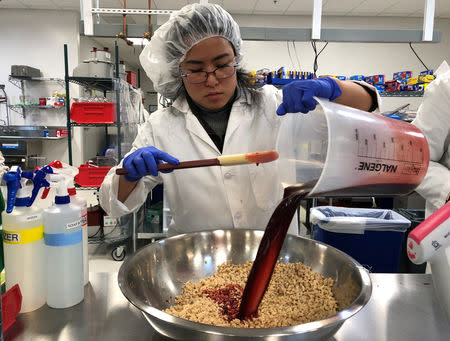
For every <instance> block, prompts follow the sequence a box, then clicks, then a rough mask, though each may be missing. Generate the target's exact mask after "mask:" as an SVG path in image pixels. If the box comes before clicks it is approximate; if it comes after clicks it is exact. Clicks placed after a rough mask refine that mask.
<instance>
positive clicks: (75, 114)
mask: <svg viewBox="0 0 450 341" xmlns="http://www.w3.org/2000/svg"><path fill="white" fill-rule="evenodd" d="M70 119H71V120H72V121H74V122H76V123H114V122H115V121H116V119H117V113H116V105H115V103H112V102H75V103H73V104H72V107H71V108H70Z"/></svg>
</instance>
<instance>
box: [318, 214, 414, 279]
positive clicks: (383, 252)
mask: <svg viewBox="0 0 450 341" xmlns="http://www.w3.org/2000/svg"><path fill="white" fill-rule="evenodd" d="M310 219H311V225H312V232H313V239H314V240H317V241H320V242H323V243H325V244H328V245H331V246H333V247H335V248H337V249H339V250H341V251H343V252H345V253H347V254H348V255H349V256H351V257H353V258H354V259H355V260H356V261H358V262H359V263H360V264H361V265H363V266H364V267H365V268H367V269H368V270H369V271H370V272H376V273H397V272H398V270H399V262H400V255H401V250H402V244H403V240H404V238H405V232H406V230H407V229H408V227H409V226H410V224H411V222H410V221H409V220H408V219H406V218H405V217H403V216H402V215H400V214H398V213H397V212H394V211H392V210H384V209H369V208H349V207H336V206H321V207H314V208H312V209H311V217H310Z"/></svg>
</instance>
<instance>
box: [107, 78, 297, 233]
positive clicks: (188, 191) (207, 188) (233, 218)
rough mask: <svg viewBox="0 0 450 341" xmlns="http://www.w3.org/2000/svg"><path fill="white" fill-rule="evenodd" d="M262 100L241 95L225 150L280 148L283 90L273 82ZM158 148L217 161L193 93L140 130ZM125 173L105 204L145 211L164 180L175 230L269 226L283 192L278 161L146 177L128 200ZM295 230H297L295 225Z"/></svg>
mask: <svg viewBox="0 0 450 341" xmlns="http://www.w3.org/2000/svg"><path fill="white" fill-rule="evenodd" d="M262 91H264V95H263V96H261V98H262V101H261V103H250V99H246V98H245V96H241V97H240V98H239V99H238V100H237V101H236V102H235V103H234V104H233V107H232V109H231V113H230V118H229V121H228V127H227V131H226V136H225V141H224V146H223V153H222V154H223V155H227V154H240V153H247V152H257V151H265V150H272V149H275V145H276V139H277V134H278V128H279V126H280V120H281V119H282V117H280V116H277V115H276V113H275V112H276V109H277V107H278V105H279V104H280V103H281V101H282V94H281V92H280V91H277V89H276V88H275V87H273V86H265V87H263V89H262ZM146 146H155V147H156V148H158V149H160V150H163V151H165V152H166V153H169V154H171V155H173V156H175V157H177V158H178V159H179V160H180V161H187V160H197V159H209V158H215V157H218V156H220V155H222V154H221V153H220V151H219V150H218V149H217V147H216V146H215V144H214V142H213V141H212V140H211V138H210V137H209V136H208V134H207V133H206V131H205V129H204V128H203V127H202V125H201V124H200V122H199V121H198V120H197V118H196V117H195V116H194V114H193V113H192V111H191V110H190V108H189V105H188V103H187V101H186V100H185V99H177V100H176V101H175V102H174V103H173V106H172V107H169V108H165V109H162V110H158V111H157V112H155V113H153V114H152V115H150V118H149V119H148V120H147V121H146V122H145V123H144V124H143V125H142V126H141V127H140V128H139V133H138V136H137V138H136V140H135V141H134V143H133V148H132V150H131V151H130V153H131V152H133V151H135V150H136V149H138V148H141V147H146ZM118 180H119V177H118V176H116V175H115V168H113V169H111V170H110V172H109V173H108V175H107V176H106V177H105V180H104V182H103V184H102V186H101V189H100V205H101V206H102V208H103V209H104V210H105V211H106V212H107V213H108V214H109V215H111V216H115V217H117V216H121V215H123V214H127V213H130V212H132V211H134V210H136V209H138V208H139V207H140V206H141V205H142V204H143V203H144V201H145V200H146V198H147V195H148V193H149V191H151V189H152V188H153V187H154V186H156V185H157V184H158V183H161V182H164V189H165V193H166V197H167V200H168V205H169V207H170V210H171V212H172V218H173V219H172V223H171V225H170V227H169V233H170V234H178V233H186V232H192V231H200V230H212V229H218V228H253V229H264V228H265V226H266V225H267V223H268V221H269V218H270V216H271V214H272V212H273V211H274V209H275V207H276V205H277V204H278V202H279V201H280V199H281V197H282V187H281V184H280V181H279V180H278V178H277V171H276V163H275V162H270V163H263V164H260V165H259V166H257V165H255V164H251V165H241V166H232V167H203V168H193V169H184V170H175V171H173V172H172V173H168V174H164V173H160V175H159V176H158V177H153V176H146V177H144V178H142V179H141V180H140V181H139V182H138V184H137V186H136V188H135V189H134V190H133V192H132V193H131V194H130V196H129V197H128V198H127V200H126V201H125V202H124V203H121V202H120V201H118V200H117V191H118ZM290 232H291V233H296V229H295V225H292V226H291V229H290Z"/></svg>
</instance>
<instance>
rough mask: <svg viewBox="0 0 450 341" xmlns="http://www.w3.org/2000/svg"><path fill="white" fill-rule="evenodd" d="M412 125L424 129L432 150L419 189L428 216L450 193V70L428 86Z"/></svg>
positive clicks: (442, 203) (417, 189)
mask: <svg viewBox="0 0 450 341" xmlns="http://www.w3.org/2000/svg"><path fill="white" fill-rule="evenodd" d="M412 123H413V124H414V125H416V126H417V127H418V128H419V129H421V130H422V132H423V134H424V135H425V136H426V138H427V141H428V145H429V147H430V164H429V166H428V171H427V174H426V176H425V178H424V180H423V181H422V183H421V184H420V185H419V187H417V188H416V191H417V192H418V193H419V194H420V195H421V196H423V197H424V198H425V199H426V216H427V217H428V216H429V215H430V214H431V213H433V212H434V211H436V210H437V209H438V208H440V207H441V206H442V205H444V203H445V199H446V198H447V196H448V195H449V193H450V148H449V146H450V70H449V71H447V72H445V73H443V74H441V75H439V76H438V77H437V78H436V80H434V81H433V82H432V83H431V84H430V85H429V86H428V87H427V89H426V91H425V94H424V98H423V101H422V104H421V105H420V107H419V109H418V111H417V116H416V118H415V119H414V121H413V122H412Z"/></svg>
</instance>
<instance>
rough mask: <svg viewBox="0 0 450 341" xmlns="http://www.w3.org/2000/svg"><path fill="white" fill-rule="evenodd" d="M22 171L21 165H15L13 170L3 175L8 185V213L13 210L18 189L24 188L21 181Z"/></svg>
mask: <svg viewBox="0 0 450 341" xmlns="http://www.w3.org/2000/svg"><path fill="white" fill-rule="evenodd" d="M21 173H22V171H21V169H20V167H19V166H13V167H11V170H10V171H9V172H8V173H6V174H5V176H4V177H3V180H5V182H6V186H7V188H8V198H7V201H6V213H11V212H12V210H13V208H14V204H15V203H16V195H17V191H18V190H19V189H20V188H22V185H21V183H20V179H21Z"/></svg>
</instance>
